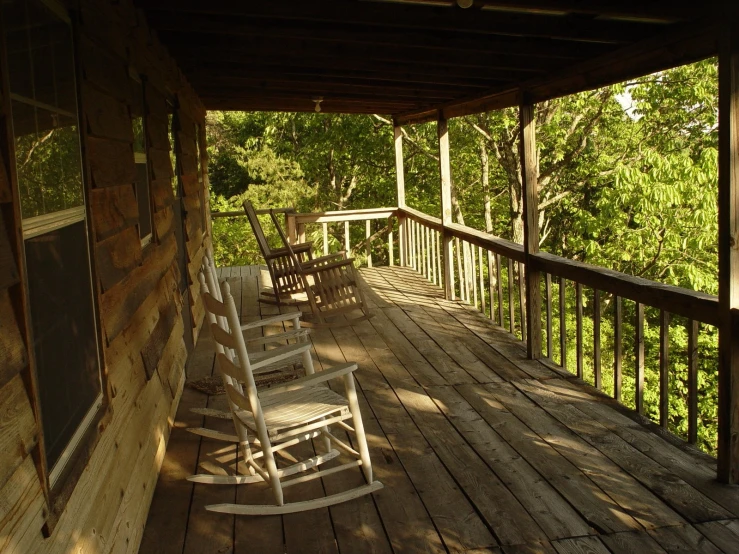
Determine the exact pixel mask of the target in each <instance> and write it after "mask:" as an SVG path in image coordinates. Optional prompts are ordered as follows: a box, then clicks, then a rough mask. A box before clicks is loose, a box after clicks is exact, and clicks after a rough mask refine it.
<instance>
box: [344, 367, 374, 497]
mask: <svg viewBox="0 0 739 554" xmlns="http://www.w3.org/2000/svg"><path fill="white" fill-rule="evenodd" d="M344 386H345V387H346V397H347V400H348V401H349V411H350V412H351V413H352V421H353V423H354V432H355V433H356V435H357V450H359V459H360V460H362V473H364V478H365V480H366V481H367V484H371V483H372V461H371V460H370V455H369V449H368V448H367V436H366V435H365V433H364V425H363V424H362V414H361V413H360V412H359V401H358V400H357V389H356V387H355V385H354V376H353V375H352V374H351V373H350V374H348V375H344Z"/></svg>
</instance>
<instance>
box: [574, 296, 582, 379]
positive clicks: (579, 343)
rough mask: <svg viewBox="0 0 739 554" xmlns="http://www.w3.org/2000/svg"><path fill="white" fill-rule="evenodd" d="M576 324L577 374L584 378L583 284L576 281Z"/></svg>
mask: <svg viewBox="0 0 739 554" xmlns="http://www.w3.org/2000/svg"><path fill="white" fill-rule="evenodd" d="M575 325H576V330H575V332H576V338H577V346H576V353H577V376H578V377H579V378H580V379H582V376H583V371H582V285H581V284H580V283H575Z"/></svg>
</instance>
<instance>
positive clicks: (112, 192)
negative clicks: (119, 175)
mask: <svg viewBox="0 0 739 554" xmlns="http://www.w3.org/2000/svg"><path fill="white" fill-rule="evenodd" d="M90 211H91V212H92V225H93V229H94V231H95V238H96V240H98V241H100V240H104V239H106V238H108V237H110V236H113V235H114V234H116V233H118V232H120V231H122V230H123V229H125V228H126V227H130V226H131V225H135V224H136V223H138V221H139V207H138V204H137V202H136V195H135V194H134V190H133V185H132V184H125V185H120V186H111V187H106V188H97V189H92V191H91V192H90Z"/></svg>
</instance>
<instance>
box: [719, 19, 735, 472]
mask: <svg viewBox="0 0 739 554" xmlns="http://www.w3.org/2000/svg"><path fill="white" fill-rule="evenodd" d="M718 300H719V341H718V342H719V368H718V374H719V383H718V460H717V461H718V479H719V480H720V481H723V482H724V483H739V333H738V332H737V330H736V329H737V324H738V323H739V317H738V316H737V314H739V25H737V23H736V22H735V21H733V20H729V22H728V23H727V26H726V28H725V30H724V32H723V33H722V37H721V44H720V49H719V178H718Z"/></svg>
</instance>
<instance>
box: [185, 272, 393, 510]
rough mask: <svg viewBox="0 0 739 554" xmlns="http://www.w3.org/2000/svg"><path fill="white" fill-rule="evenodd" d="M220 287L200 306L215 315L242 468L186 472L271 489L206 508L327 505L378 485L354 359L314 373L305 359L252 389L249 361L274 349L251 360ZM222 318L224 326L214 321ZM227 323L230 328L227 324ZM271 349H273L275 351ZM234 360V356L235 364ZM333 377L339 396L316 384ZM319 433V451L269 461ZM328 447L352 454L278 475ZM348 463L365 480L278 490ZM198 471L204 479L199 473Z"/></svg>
mask: <svg viewBox="0 0 739 554" xmlns="http://www.w3.org/2000/svg"><path fill="white" fill-rule="evenodd" d="M221 290H222V298H223V301H222V302H221V301H219V300H218V299H217V298H215V296H214V295H212V294H210V293H208V292H204V293H203V299H204V301H205V306H206V309H207V311H208V312H209V313H210V314H211V317H212V319H214V320H215V322H214V323H211V331H212V334H213V338H214V339H215V340H216V343H217V344H218V350H219V352H218V354H217V361H218V367H219V369H220V371H221V372H222V374H223V375H224V381H225V382H226V392H227V394H228V399H229V406H230V408H231V412H232V415H233V421H234V425H235V426H236V431H237V435H238V437H239V444H240V446H241V448H242V449H243V452H244V458H245V461H246V465H247V468H248V471H249V475H234V476H217V475H213V476H194V477H191V478H190V480H192V481H196V482H211V483H224V484H225V483H228V484H247V483H257V482H262V481H264V482H266V483H269V485H270V486H271V488H272V492H273V496H274V504H273V505H244V504H217V505H211V506H206V509H207V510H209V511H213V512H221V513H228V514H238V515H276V514H288V513H294V512H301V511H305V510H312V509H315V508H320V507H326V506H332V505H334V504H338V503H340V502H345V501H347V500H352V499H354V498H358V497H360V496H363V495H366V494H369V493H372V492H374V491H377V490H379V489H381V488H382V486H383V485H382V483H380V482H379V481H373V478H372V464H371V461H370V457H369V450H368V448H367V440H366V437H365V434H364V426H363V424H362V416H361V414H360V412H359V403H358V401H357V393H356V388H355V384H354V376H353V372H354V371H355V370H356V369H357V364H355V363H347V364H341V365H339V366H336V367H333V368H329V369H325V370H323V371H321V372H319V373H314V371H313V365H312V363H310V362H307V360H306V362H307V363H306V364H305V365H306V373H307V374H306V376H305V377H302V378H300V379H297V380H295V381H291V382H288V383H285V384H282V385H278V386H275V387H272V388H270V389H261V390H257V387H256V384H255V381H254V368H255V366H257V365H258V364H263V363H276V362H279V361H280V356H281V354H275V355H274V356H267V357H264V358H262V359H260V362H258V364H253V362H252V359H253V358H251V357H250V356H249V353H248V351H247V349H246V342H245V340H244V337H243V335H242V333H241V332H240V330H239V328H240V322H239V316H238V312H237V310H236V306H235V304H234V300H233V297H232V296H231V293H230V288H229V285H228V283H223V285H222V288H221ZM224 320H225V322H226V323H227V324H228V327H224V326H223V325H222V324H221V322H222V321H224ZM229 329H231V330H230V331H229ZM299 345H300V348H305V350H304V352H307V353H308V357H310V353H309V348H310V343H303V344H299ZM276 350H277V349H276ZM276 350H275V351H273V352H276ZM229 352H235V354H236V356H235V357H233V356H231V355H229ZM267 352H268V353H269V352H271V351H267ZM236 359H238V364H237V363H236ZM338 378H342V379H343V381H344V388H345V395H344V396H341V395H339V394H337V393H335V392H333V391H331V390H330V389H328V388H326V387H325V386H322V385H321V383H324V382H326V381H328V380H331V379H338ZM242 383H243V386H242ZM349 419H351V420H352V424H353V427H352V426H350V425H348V424H347V423H345V421H346V420H349ZM332 424H337V425H339V426H340V427H342V428H343V429H345V430H347V431H350V432H352V433H354V435H355V436H356V442H357V449H354V448H352V447H351V446H350V445H348V444H346V443H345V442H343V441H341V440H339V439H338V438H336V437H335V436H334V435H333V434H331V432H330V431H329V425H332ZM249 431H251V432H252V433H254V434H255V435H256V437H249V436H248V432H249ZM319 436H320V437H322V438H323V440H322V442H323V445H324V446H325V450H326V452H325V453H323V454H319V455H316V456H312V457H310V458H308V459H304V460H300V461H298V462H297V463H293V464H292V465H290V466H288V467H285V468H280V469H278V468H277V464H276V461H275V456H274V454H275V452H277V451H280V450H283V449H286V448H289V447H291V446H294V445H296V444H299V443H301V442H304V441H307V440H311V439H313V438H317V437H319ZM332 446H335V447H337V448H338V449H340V450H342V451H344V452H345V453H347V454H348V455H349V456H350V457H352V458H354V460H353V461H351V462H348V463H344V464H342V465H339V466H336V467H332V468H329V469H325V470H320V471H314V472H310V473H306V474H304V475H302V476H300V477H295V478H293V479H288V480H285V478H286V477H289V476H290V475H295V474H299V473H304V472H307V471H309V470H311V469H314V468H316V467H317V466H319V465H321V464H323V463H325V462H327V461H329V460H331V459H333V458H336V457H337V456H338V455H339V451H338V450H336V449H332ZM260 461H261V463H260ZM355 467H361V469H362V473H363V474H364V477H365V480H366V482H367V484H366V485H363V486H361V487H357V488H354V489H351V490H348V491H345V492H342V493H338V494H334V495H330V496H326V497H323V498H317V499H314V500H308V501H304V502H295V503H289V504H285V502H284V500H283V489H284V488H285V487H289V486H292V485H297V484H299V483H304V482H307V481H311V480H314V479H318V478H321V477H324V476H327V475H330V474H333V473H337V472H339V471H342V470H346V469H351V468H355ZM205 477H209V478H210V479H209V480H204V478H205Z"/></svg>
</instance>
